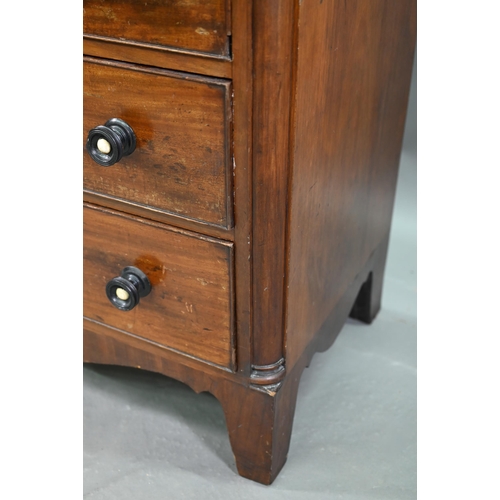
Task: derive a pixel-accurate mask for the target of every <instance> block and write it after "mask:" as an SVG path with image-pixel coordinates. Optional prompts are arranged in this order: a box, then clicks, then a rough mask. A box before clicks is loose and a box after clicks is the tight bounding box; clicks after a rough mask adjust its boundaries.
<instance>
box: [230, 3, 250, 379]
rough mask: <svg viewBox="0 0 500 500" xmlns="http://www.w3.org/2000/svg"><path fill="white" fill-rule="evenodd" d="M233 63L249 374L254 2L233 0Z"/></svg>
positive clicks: (239, 326)
mask: <svg viewBox="0 0 500 500" xmlns="http://www.w3.org/2000/svg"><path fill="white" fill-rule="evenodd" d="M231 5H232V7H231V9H232V10H231V16H232V26H233V28H234V35H233V37H232V44H233V47H232V50H233V57H234V61H235V63H234V66H233V83H234V86H233V93H234V95H233V99H232V112H233V120H232V122H231V126H232V129H233V130H232V157H233V164H232V169H231V175H232V176H233V182H232V186H233V191H234V192H233V196H234V242H235V265H236V274H235V278H236V282H235V291H236V309H235V310H236V332H237V346H236V349H237V365H238V372H239V374H240V375H241V376H244V377H249V376H250V372H251V358H252V328H253V326H252V325H253V317H252V307H253V303H252V247H253V241H252V217H253V214H252V171H253V164H252V158H253V150H252V137H253V107H252V100H253V98H252V96H253V76H252V68H253V45H252V37H251V35H252V22H253V21H252V12H253V2H249V1H248V0H232V2H231Z"/></svg>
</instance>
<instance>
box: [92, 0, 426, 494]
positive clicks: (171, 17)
mask: <svg viewBox="0 0 500 500" xmlns="http://www.w3.org/2000/svg"><path fill="white" fill-rule="evenodd" d="M83 6H84V13H83V21H84V129H83V148H84V204H85V208H84V315H85V318H84V361H85V362H92V363H109V364H117V365H125V366H132V367H138V368H142V369H145V370H151V371H155V372H159V373H162V374H165V375H167V376H169V377H173V378H176V379H178V380H180V381H182V382H185V383H186V384H188V385H189V386H191V387H192V388H193V389H194V390H195V391H197V392H200V391H209V392H211V393H212V394H213V395H214V396H215V397H216V398H217V399H218V400H219V401H220V403H221V405H222V407H223V410H224V413H225V416H226V422H227V427H228V432H229V437H230V441H231V446H232V448H233V452H234V456H235V460H236V464H237V467H238V471H239V473H240V474H241V475H242V476H245V477H247V478H250V479H253V480H255V481H258V482H261V483H264V484H270V483H271V482H272V481H273V480H274V479H275V477H276V476H277V474H278V473H279V471H280V469H281V468H282V466H283V465H284V463H285V461H286V456H287V452H288V446H289V442H290V436H291V430H292V421H293V415H294V408H295V400H296V395H297V390H298V385H299V380H300V376H301V373H302V371H303V370H304V368H305V367H306V366H308V364H309V362H310V360H311V357H312V356H313V354H314V353H315V352H316V351H321V350H325V349H327V348H328V347H329V346H330V345H331V344H332V342H333V341H334V339H335V337H336V336H337V334H338V333H339V331H340V329H341V328H342V325H343V324H344V322H345V320H346V318H347V317H348V316H349V315H350V316H352V317H354V318H357V319H359V320H361V321H364V322H367V323H370V322H371V321H372V320H373V318H374V317H375V315H376V314H377V312H378V310H379V308H380V298H381V291H382V281H383V273H384V266H385V259H386V253H387V244H388V237H389V231H390V222H391V214H392V208H393V202H394V192H395V186H396V179H397V170H398V163H399V156H400V153H401V144H402V136H403V127H404V121H405V114H406V104H407V98H408V91H409V85H410V77H411V69H412V62H413V52H414V45H415V37H416V26H415V24H416V6H415V2H414V0H349V1H339V0H192V1H189V2H186V1H183V0H151V1H148V2H147V3H145V2H138V1H135V0H84V2H83ZM318 411H320V409H318Z"/></svg>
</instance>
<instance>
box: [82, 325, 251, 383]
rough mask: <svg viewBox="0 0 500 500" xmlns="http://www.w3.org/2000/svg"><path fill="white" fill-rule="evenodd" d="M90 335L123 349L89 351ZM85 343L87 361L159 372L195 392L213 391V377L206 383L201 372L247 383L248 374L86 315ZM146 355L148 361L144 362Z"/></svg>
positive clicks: (84, 358)
mask: <svg viewBox="0 0 500 500" xmlns="http://www.w3.org/2000/svg"><path fill="white" fill-rule="evenodd" d="M91 336H94V337H95V339H98V340H100V341H102V342H105V341H112V342H114V343H115V344H116V345H117V346H119V347H120V352H119V353H117V352H116V351H113V352H112V353H111V352H109V350H108V351H107V352H104V351H103V350H100V351H98V352H96V351H92V352H90V349H89V348H88V346H87V344H88V342H89V340H91ZM83 344H84V345H83V362H84V363H94V364H104V365H116V366H128V367H131V368H137V369H141V370H147V371H151V372H155V373H160V374H162V375H165V376H167V377H171V378H174V379H176V380H179V381H180V382H182V383H185V384H187V385H189V386H190V387H191V388H192V389H193V390H194V391H195V392H196V393H200V392H212V391H211V385H212V382H211V380H210V381H207V383H206V384H205V383H199V382H198V379H199V378H200V377H199V376H200V375H202V374H203V375H205V376H209V377H213V378H214V379H215V378H217V379H219V378H221V377H222V378H223V379H228V380H231V381H232V382H236V383H239V384H240V385H245V386H246V385H247V380H246V379H245V378H243V377H241V376H239V375H238V373H237V372H235V371H232V370H231V369H230V368H228V367H224V366H221V365H217V364H215V363H211V362H210V361H206V360H203V359H200V358H197V357H196V356H192V355H190V354H186V353H183V352H181V351H178V350H176V349H173V348H169V347H167V346H164V345H162V344H158V343H156V342H153V341H151V340H148V339H145V338H143V337H139V336H137V335H134V334H131V333H129V332H126V331H123V330H120V329H118V328H114V327H111V326H109V325H105V324H103V323H100V322H99V321H95V320H93V319H90V318H86V317H84V318H83ZM123 349H125V350H130V352H132V353H133V354H132V356H131V357H130V359H128V360H127V359H124V357H123V355H122V350H123ZM145 359H147V360H148V361H147V362H145V361H144V360H145ZM201 380H203V377H201Z"/></svg>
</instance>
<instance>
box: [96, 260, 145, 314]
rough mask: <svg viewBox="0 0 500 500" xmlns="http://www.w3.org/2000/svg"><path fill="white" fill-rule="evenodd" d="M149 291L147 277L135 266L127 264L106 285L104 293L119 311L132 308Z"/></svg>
mask: <svg viewBox="0 0 500 500" xmlns="http://www.w3.org/2000/svg"><path fill="white" fill-rule="evenodd" d="M150 292H151V283H150V281H149V279H148V277H147V276H146V275H145V274H144V273H143V272H142V271H141V270H140V269H137V267H132V266H128V267H125V268H124V269H123V271H122V272H121V274H120V276H117V277H116V278H113V279H112V280H111V281H109V282H108V284H107V285H106V295H107V296H108V299H109V300H110V301H111V303H112V304H113V305H114V306H115V307H116V308H118V309H120V310H121V311H130V310H132V309H133V308H134V307H135V306H136V305H137V304H138V303H139V301H140V299H141V297H145V296H146V295H148V294H149V293H150Z"/></svg>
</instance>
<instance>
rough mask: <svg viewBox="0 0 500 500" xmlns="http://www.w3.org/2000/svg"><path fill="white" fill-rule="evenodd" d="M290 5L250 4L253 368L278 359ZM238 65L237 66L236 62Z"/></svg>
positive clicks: (285, 1) (279, 1)
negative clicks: (251, 29) (251, 19)
mask: <svg viewBox="0 0 500 500" xmlns="http://www.w3.org/2000/svg"><path fill="white" fill-rule="evenodd" d="M292 37H293V2H290V1H289V0H276V1H273V2H269V1H268V0H256V1H254V2H253V77H254V89H253V235H252V247H253V250H252V255H253V259H252V263H253V326H252V328H253V364H254V366H255V367H256V370H259V367H261V366H264V367H267V366H268V365H273V364H276V363H278V362H280V360H281V358H282V356H283V306H284V302H283V283H284V274H285V227H286V198H287V178H288V162H289V158H288V139H289V120H290V97H291V89H292ZM235 64H237V61H235Z"/></svg>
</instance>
